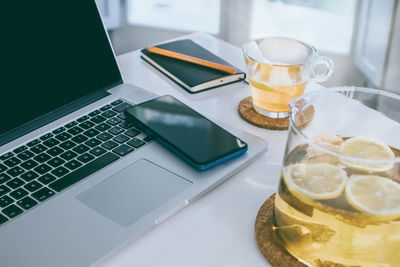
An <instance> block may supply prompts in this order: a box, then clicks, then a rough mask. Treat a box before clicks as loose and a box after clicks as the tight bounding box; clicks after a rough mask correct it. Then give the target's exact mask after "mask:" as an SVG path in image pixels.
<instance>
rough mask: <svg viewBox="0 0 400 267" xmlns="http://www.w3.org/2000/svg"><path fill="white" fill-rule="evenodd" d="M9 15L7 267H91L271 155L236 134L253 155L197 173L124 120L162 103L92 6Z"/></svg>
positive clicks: (2, 216) (4, 115) (1, 154)
mask: <svg viewBox="0 0 400 267" xmlns="http://www.w3.org/2000/svg"><path fill="white" fill-rule="evenodd" d="M10 2H11V3H10ZM2 10H3V16H5V19H6V21H8V22H9V24H8V26H7V27H4V28H5V29H4V30H5V32H4V30H3V32H2V34H3V38H2V43H3V44H2V45H3V47H4V44H5V48H4V51H5V53H3V54H4V55H3V58H2V60H1V64H3V65H4V66H3V68H2V69H3V73H2V76H1V77H2V78H1V98H0V112H1V117H0V125H1V127H0V251H1V252H0V265H1V266H40V267H44V266H88V265H90V264H92V263H94V262H96V261H98V260H99V259H101V258H102V257H104V256H105V255H109V254H110V253H112V252H113V250H115V249H117V248H118V247H121V246H122V245H123V244H127V242H129V241H131V240H134V238H135V237H137V236H138V235H140V234H143V233H144V232H145V231H147V230H149V229H151V228H152V227H154V226H156V225H157V224H160V223H162V222H163V221H165V220H166V219H168V217H170V216H171V215H173V214H174V213H176V212H178V211H179V210H180V209H182V208H184V207H185V206H187V205H188V204H189V203H190V202H192V201H193V200H195V199H197V198H199V197H200V196H201V195H202V194H204V193H205V192H207V191H209V190H211V189H212V188H213V187H215V186H217V185H218V184H220V183H221V182H223V181H224V180H225V179H227V178H228V177H229V176H230V175H232V174H233V173H235V172H237V171H238V170H239V169H241V168H242V167H244V166H245V165H246V164H247V163H249V161H250V160H251V159H253V158H255V157H256V156H257V155H259V154H260V153H262V152H264V151H265V150H266V147H267V145H266V143H265V141H263V140H261V139H259V138H256V137H254V136H252V135H249V134H246V133H244V132H240V131H234V130H233V129H228V130H229V131H231V132H232V133H234V134H235V135H237V136H238V137H240V138H241V139H243V140H245V141H246V142H247V143H248V146H249V150H248V152H247V153H246V154H245V155H244V156H241V157H239V158H236V159H233V160H230V161H228V162H226V163H224V164H222V165H219V166H217V167H214V168H212V169H210V170H208V171H205V172H198V171H196V170H194V169H192V168H191V167H189V166H188V165H187V164H185V163H184V162H182V161H181V160H180V159H179V158H177V157H176V156H174V154H172V153H170V152H169V151H168V150H166V149H165V148H163V147H162V146H160V145H159V144H158V143H157V142H155V141H154V140H152V138H151V136H147V135H146V134H144V133H143V132H141V131H140V129H138V128H136V127H135V125H133V124H132V123H130V122H128V121H126V120H125V117H124V113H123V111H124V110H125V109H126V108H127V107H129V106H131V105H134V104H136V103H140V102H143V101H145V100H149V99H151V98H153V97H154V95H152V94H150V93H149V92H147V91H145V90H143V89H140V88H137V87H135V86H132V85H128V84H124V83H123V79H122V77H121V74H120V71H119V69H118V66H117V63H116V60H115V56H114V54H113V51H112V49H111V46H110V43H109V40H108V37H107V34H106V31H105V30H104V27H103V25H102V22H101V19H100V16H99V14H98V11H97V9H96V5H95V3H94V1H82V0H70V1H24V3H23V4H21V3H20V1H8V3H7V4H6V7H5V9H4V7H3V9H2ZM138 38H140V37H138ZM4 70H5V71H6V72H5V73H4ZM225 128H226V127H225ZM188 138H189V137H188Z"/></svg>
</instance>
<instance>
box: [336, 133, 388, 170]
mask: <svg viewBox="0 0 400 267" xmlns="http://www.w3.org/2000/svg"><path fill="white" fill-rule="evenodd" d="M340 153H341V154H342V155H346V156H350V157H354V158H359V159H371V160H374V159H376V160H393V159H394V157H395V156H394V153H393V151H392V150H391V149H390V147H389V146H388V145H386V144H384V143H382V142H379V141H377V140H372V139H369V138H364V137H352V138H349V139H347V140H346V141H344V142H343V143H342V144H341V145H340ZM341 162H342V163H343V164H345V165H346V166H347V167H350V168H352V169H356V170H360V171H368V172H385V171H387V170H390V169H391V168H392V167H393V163H391V162H388V163H386V162H383V163H375V162H361V161H357V160H348V159H341Z"/></svg>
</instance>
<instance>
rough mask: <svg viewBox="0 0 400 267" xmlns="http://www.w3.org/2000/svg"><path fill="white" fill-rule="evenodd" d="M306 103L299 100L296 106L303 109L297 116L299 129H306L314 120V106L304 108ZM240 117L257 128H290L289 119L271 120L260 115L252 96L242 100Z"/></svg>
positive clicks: (239, 109)
mask: <svg viewBox="0 0 400 267" xmlns="http://www.w3.org/2000/svg"><path fill="white" fill-rule="evenodd" d="M305 104H306V103H305V101H303V100H299V101H298V102H297V103H296V106H297V107H298V108H299V109H301V111H298V112H297V113H296V115H295V118H294V120H295V124H296V127H297V128H299V129H303V128H304V127H306V126H307V125H308V124H309V123H310V122H311V121H312V120H313V118H314V113H315V109H314V106H313V105H310V106H307V107H304V105H305ZM238 111H239V115H240V117H242V118H243V119H244V120H245V121H247V122H248V123H250V124H253V125H255V126H258V127H261V128H265V129H269V130H287V129H288V128H289V117H287V118H270V117H267V116H263V115H261V114H259V113H258V112H257V111H256V110H255V109H254V107H253V103H252V100H251V96H249V97H246V98H245V99H242V101H240V103H239V107H238Z"/></svg>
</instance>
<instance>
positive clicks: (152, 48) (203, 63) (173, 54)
mask: <svg viewBox="0 0 400 267" xmlns="http://www.w3.org/2000/svg"><path fill="white" fill-rule="evenodd" d="M146 49H147V51H149V52H151V53H154V54H159V55H163V56H166V57H171V58H175V59H179V60H183V61H187V62H190V63H193V64H197V65H201V66H204V67H208V68H212V69H216V70H220V71H223V72H226V73H229V74H235V72H236V70H235V69H234V68H232V67H228V66H225V65H221V64H218V63H215V62H211V61H208V60H205V59H201V58H197V57H192V56H188V55H185V54H181V53H177V52H173V51H170V50H166V49H162V48H158V47H155V46H150V47H147V48H146Z"/></svg>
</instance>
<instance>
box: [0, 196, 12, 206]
mask: <svg viewBox="0 0 400 267" xmlns="http://www.w3.org/2000/svg"><path fill="white" fill-rule="evenodd" d="M13 202H14V200H13V199H12V198H10V197H9V196H2V197H0V207H1V208H4V207H7V206H8V205H10V204H11V203H13Z"/></svg>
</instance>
